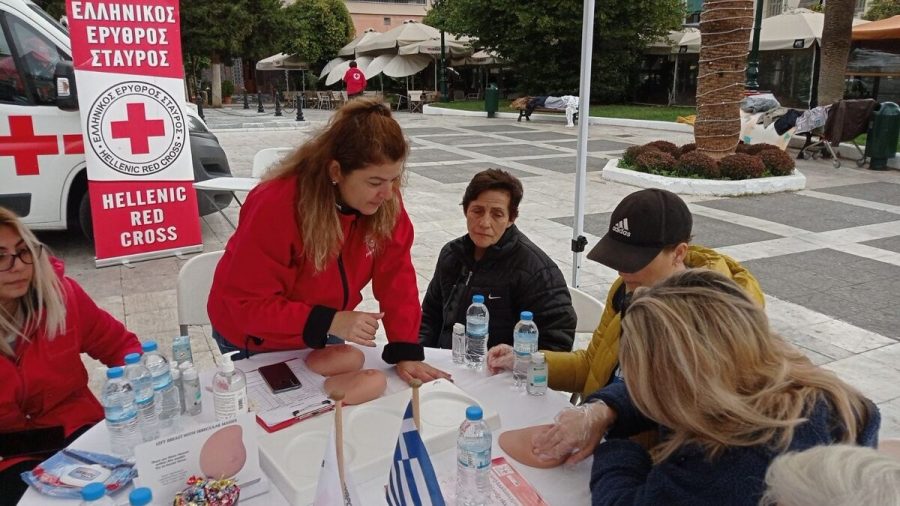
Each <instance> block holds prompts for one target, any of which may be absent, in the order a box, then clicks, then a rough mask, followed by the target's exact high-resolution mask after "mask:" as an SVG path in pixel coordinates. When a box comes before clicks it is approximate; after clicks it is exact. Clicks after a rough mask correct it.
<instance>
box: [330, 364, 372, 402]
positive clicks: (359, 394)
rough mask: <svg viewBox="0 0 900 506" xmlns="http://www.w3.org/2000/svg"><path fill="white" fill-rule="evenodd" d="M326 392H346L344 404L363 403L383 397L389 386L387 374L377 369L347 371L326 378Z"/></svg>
mask: <svg viewBox="0 0 900 506" xmlns="http://www.w3.org/2000/svg"><path fill="white" fill-rule="evenodd" d="M323 388H324V389H325V391H326V392H344V404H345V405H348V406H351V405H354V404H362V403H364V402H369V401H371V400H372V399H377V398H379V397H381V395H382V394H383V393H384V390H385V389H386V388H387V376H385V375H384V373H383V372H381V371H378V370H375V369H365V370H363V371H352V372H345V373H344V374H338V375H336V376H332V377H330V378H328V379H327V380H325V386H324V387H323Z"/></svg>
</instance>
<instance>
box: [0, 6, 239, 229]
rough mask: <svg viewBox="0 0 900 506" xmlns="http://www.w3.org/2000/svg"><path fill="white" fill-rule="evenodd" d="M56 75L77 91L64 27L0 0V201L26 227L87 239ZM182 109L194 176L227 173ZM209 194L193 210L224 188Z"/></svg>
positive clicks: (82, 170) (193, 117)
mask: <svg viewBox="0 0 900 506" xmlns="http://www.w3.org/2000/svg"><path fill="white" fill-rule="evenodd" d="M61 76H62V77H68V78H69V82H70V83H72V87H71V89H72V90H77V87H76V86H74V72H73V71H72V50H71V46H70V43H69V34H68V31H67V30H66V28H65V27H63V26H62V25H60V24H59V23H58V22H56V21H55V20H54V19H53V18H51V17H50V16H49V15H48V14H47V13H46V12H44V11H43V10H42V9H41V8H40V7H39V6H37V5H36V4H34V3H33V2H31V1H30V0H0V206H2V207H6V208H8V209H11V210H12V211H14V212H15V213H16V214H18V215H19V216H21V217H22V218H23V220H24V221H25V223H27V224H28V226H29V227H30V228H31V229H33V230H60V229H65V228H74V227H79V228H81V230H83V231H84V232H85V233H86V234H87V235H88V236H89V237H90V236H91V235H92V230H93V228H92V226H91V220H90V204H89V201H88V193H87V171H86V167H85V161H84V143H83V140H82V134H81V130H80V119H79V113H78V98H77V96H76V93H77V91H76V93H72V94H70V95H69V96H67V97H63V96H60V97H57V92H56V89H57V79H56V78H57V77H61ZM185 109H186V113H187V115H188V117H189V119H190V139H191V152H192V155H193V161H194V179H195V180H196V181H203V180H206V179H210V178H213V177H230V176H231V169H230V167H229V166H228V159H227V158H226V157H225V152H224V151H222V147H221V146H220V145H219V141H218V139H216V137H215V136H214V135H213V134H212V133H210V132H209V130H208V129H207V128H206V124H205V123H204V122H203V120H202V119H200V117H199V116H197V114H196V112H195V111H194V110H193V109H191V108H190V107H186V108H185ZM211 196H212V197H213V198H212V201H211V200H210V199H208V198H207V196H198V199H197V202H198V204H199V207H200V214H201V215H206V214H210V213H213V212H215V211H216V208H217V207H227V206H228V205H229V204H230V203H231V198H232V197H231V194H230V193H220V194H213V195H211ZM213 202H215V204H213Z"/></svg>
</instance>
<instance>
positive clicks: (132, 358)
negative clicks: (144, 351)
mask: <svg viewBox="0 0 900 506" xmlns="http://www.w3.org/2000/svg"><path fill="white" fill-rule="evenodd" d="M140 361H141V354H140V353H129V354H128V355H125V363H126V364H136V363H138V362H140Z"/></svg>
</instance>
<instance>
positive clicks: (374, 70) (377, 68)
mask: <svg viewBox="0 0 900 506" xmlns="http://www.w3.org/2000/svg"><path fill="white" fill-rule="evenodd" d="M395 56H397V55H395V54H380V55H378V56H376V57H375V58H373V59H372V62H371V63H369V65H368V66H366V70H365V72H366V79H371V78H373V77H375V76H377V75H378V74H380V73H381V71H382V70H384V66H385V65H387V64H388V63H389V62H390V61H391V60H393V59H394V57H395Z"/></svg>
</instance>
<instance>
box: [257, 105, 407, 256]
mask: <svg viewBox="0 0 900 506" xmlns="http://www.w3.org/2000/svg"><path fill="white" fill-rule="evenodd" d="M407 153H409V144H408V143H407V142H406V138H405V137H404V136H403V130H402V129H401V128H400V125H399V124H398V123H397V121H396V120H394V118H393V117H392V116H391V111H390V108H389V107H388V106H387V105H385V104H384V103H383V102H382V101H381V100H378V99H370V98H357V99H354V100H351V101H350V102H349V103H347V104H346V105H344V106H343V107H341V108H340V109H339V110H338V111H337V112H336V113H335V114H334V116H332V118H331V121H329V123H328V125H327V126H326V127H325V129H324V130H323V131H322V132H320V133H319V134H318V135H316V136H315V137H313V138H312V139H310V140H309V141H307V142H306V143H305V144H303V145H302V146H300V148H298V149H297V150H296V151H295V152H294V153H292V154H291V155H289V156H288V157H286V158H285V159H284V160H283V161H282V162H281V163H280V164H279V165H278V166H277V167H275V168H274V169H273V170H272V171H270V172H269V173H268V174H267V175H266V179H282V178H288V177H293V176H296V177H297V187H298V191H297V195H298V202H297V224H298V226H299V228H300V237H301V239H302V241H303V251H304V254H305V256H306V260H307V261H309V262H311V263H312V264H313V265H314V266H315V268H316V271H322V270H324V269H325V265H326V264H327V263H328V261H330V260H331V259H332V258H335V257H336V256H337V255H338V253H339V252H340V249H341V243H342V242H343V240H344V237H343V232H342V231H341V224H340V219H339V216H338V212H337V209H336V206H337V204H338V198H339V192H338V189H337V188H336V187H335V186H334V185H333V184H332V183H331V177H330V175H329V173H328V167H329V165H330V164H331V162H333V161H336V162H337V163H338V164H339V165H340V167H341V173H342V174H349V173H351V172H353V171H355V170H359V169H362V168H364V167H366V166H368V165H373V164H382V163H388V162H397V161H400V160H405V159H406V156H407ZM402 181H403V178H402V177H401V178H399V179H398V180H397V181H396V182H395V183H394V198H393V199H390V200H386V201H385V202H384V203H382V204H381V206H380V207H379V208H378V211H376V212H375V214H374V215H372V216H362V217H360V219H361V224H362V225H363V226H364V227H365V231H366V235H367V239H370V240H372V241H373V243H374V246H375V250H376V251H378V250H379V249H380V247H381V246H382V245H383V243H384V242H385V241H386V240H388V239H389V238H390V237H391V232H392V231H393V229H394V225H395V224H396V221H397V217H398V216H399V214H400V187H401V184H402Z"/></svg>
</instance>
